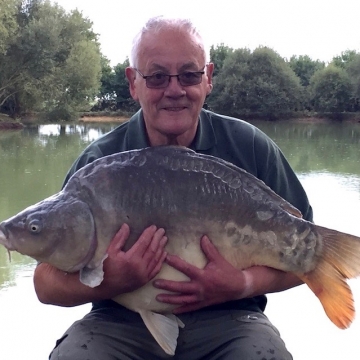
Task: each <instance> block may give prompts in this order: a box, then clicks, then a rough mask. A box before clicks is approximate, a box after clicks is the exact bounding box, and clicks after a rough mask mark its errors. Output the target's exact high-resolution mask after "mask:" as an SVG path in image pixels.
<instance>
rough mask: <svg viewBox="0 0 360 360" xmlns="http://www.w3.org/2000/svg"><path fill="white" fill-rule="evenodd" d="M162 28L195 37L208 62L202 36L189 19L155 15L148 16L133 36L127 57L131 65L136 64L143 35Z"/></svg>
mask: <svg viewBox="0 0 360 360" xmlns="http://www.w3.org/2000/svg"><path fill="white" fill-rule="evenodd" d="M164 29H176V30H178V31H186V32H187V33H188V34H190V35H192V36H194V37H195V38H197V39H198V41H199V46H200V47H201V48H202V50H203V52H204V58H205V60H206V62H208V55H207V52H206V51H205V45H204V41H203V38H202V36H201V35H200V33H199V31H198V29H197V28H196V27H195V25H194V24H193V22H192V21H191V20H190V19H181V18H166V17H163V16H156V17H152V18H150V19H149V20H148V21H147V23H146V24H145V25H144V26H143V28H142V29H141V30H140V32H139V33H138V34H137V35H136V36H135V37H134V40H133V43H132V49H131V54H130V58H129V61H130V66H131V67H136V66H137V62H138V52H139V46H140V43H141V40H142V38H143V37H144V35H146V34H149V33H152V34H158V33H159V32H161V31H162V30H164Z"/></svg>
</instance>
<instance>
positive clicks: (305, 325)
mask: <svg viewBox="0 0 360 360" xmlns="http://www.w3.org/2000/svg"><path fill="white" fill-rule="evenodd" d="M255 125H257V126H258V127H260V128H261V129H262V130H263V131H264V132H265V133H267V134H268V135H269V136H270V137H271V138H272V139H274V141H275V142H276V143H277V144H279V146H280V147H281V149H282V150H283V152H284V154H285V155H286V157H287V158H288V159H289V161H290V163H291V165H292V166H293V167H294V169H295V171H296V172H297V173H298V175H299V178H300V180H301V182H302V183H303V185H304V187H305V189H306V191H307V193H308V196H309V199H310V201H311V204H312V206H313V209H314V215H315V222H316V223H317V224H319V225H323V226H327V227H331V228H334V229H337V230H340V231H345V232H350V233H353V234H355V235H360V222H359V220H358V217H359V216H358V214H360V167H359V161H360V146H359V145H360V125H359V124H311V123H305V124H304V123H303V124H293V123H292V124H290V123H286V122H279V123H266V122H256V123H255ZM114 126H116V125H113V124H110V125H109V124H105V125H93V124H91V125H87V124H84V125H78V124H75V125H74V124H68V125H43V126H32V127H28V128H25V129H23V130H21V131H12V132H0V164H1V167H0V189H1V191H0V220H2V219H5V218H8V217H9V216H11V215H13V214H15V213H17V212H18V211H19V210H22V209H23V208H25V207H26V206H29V205H31V204H33V203H35V202H37V201H39V200H42V199H43V198H45V197H47V196H50V195H52V194H54V193H55V192H57V191H59V189H60V188H61V184H62V181H63V178H64V176H65V174H66V172H67V170H68V169H69V167H70V166H71V164H72V162H73V161H74V160H75V158H76V157H77V156H78V155H79V153H80V152H81V151H82V150H83V149H84V148H85V147H86V146H87V144H88V143H89V142H91V141H92V140H93V139H95V138H97V137H99V136H102V135H103V134H104V133H106V132H107V131H109V130H110V129H112V128H114ZM34 267H35V262H34V260H32V259H30V258H28V257H25V256H21V255H20V254H16V253H13V254H12V262H11V263H10V262H9V258H8V254H7V252H6V250H5V249H4V248H3V247H0V308H1V309H3V311H2V324H3V326H2V327H0V338H2V339H3V340H4V341H3V342H2V345H1V348H0V358H1V359H7V360H17V359H22V358H26V359H29V360H38V359H46V358H47V355H48V353H49V351H50V349H51V348H52V346H53V345H54V343H55V340H56V338H58V337H59V336H61V334H62V332H63V331H64V330H65V329H66V327H67V326H69V325H70V324H71V323H72V322H73V321H74V320H75V319H77V318H79V317H81V316H82V314H84V313H85V312H86V311H88V309H89V306H88V305H86V306H84V307H77V308H73V309H68V308H58V307H53V306H45V305H42V304H40V303H39V302H38V300H37V298H36V295H35V292H34V289H33V284H32V274H33V269H34ZM351 286H352V288H353V290H354V297H355V300H356V304H357V306H356V307H357V311H358V313H359V312H360V306H359V305H360V281H358V280H355V281H352V282H351ZM267 314H268V316H269V317H270V318H271V319H272V320H273V322H274V323H275V324H276V325H277V327H278V328H279V329H280V331H281V334H282V336H283V338H284V340H285V341H286V343H287V345H288V347H289V349H290V350H291V352H292V353H293V355H294V359H295V360H302V359H327V360H338V359H340V358H341V359H347V358H349V359H350V358H351V359H358V358H360V349H359V348H358V346H357V341H358V336H359V335H360V319H357V320H356V321H355V323H354V324H353V325H352V327H351V328H350V330H347V331H340V330H338V329H337V328H335V327H334V325H332V324H331V323H330V322H329V321H328V319H327V317H326V315H325V314H324V311H323V309H322V308H321V305H320V303H319V301H318V300H317V299H316V297H315V296H314V295H313V294H312V293H311V292H310V290H309V289H308V288H307V287H305V286H304V287H300V288H296V289H293V290H291V291H288V292H285V293H281V294H274V295H270V296H269V306H268V310H267ZM289 318H291V320H292V321H289ZM34 324H36V326H34ZM12 339H18V341H19V342H20V343H21V344H22V346H15V347H14V345H13V342H12Z"/></svg>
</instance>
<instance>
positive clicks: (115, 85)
mask: <svg viewBox="0 0 360 360" xmlns="http://www.w3.org/2000/svg"><path fill="white" fill-rule="evenodd" d="M109 63H110V62H109V60H108V59H106V58H104V59H103V60H102V77H101V88H100V92H99V94H98V98H99V100H98V102H97V104H96V105H95V106H94V107H93V110H111V111H115V110H122V111H126V112H134V111H137V110H138V109H139V105H138V103H137V102H135V101H134V100H133V98H132V97H131V94H130V90H129V83H128V81H127V78H126V76H125V69H126V68H127V67H128V66H130V63H129V59H126V60H125V61H124V62H123V63H119V64H117V65H116V66H115V67H114V68H111V67H110V64H109Z"/></svg>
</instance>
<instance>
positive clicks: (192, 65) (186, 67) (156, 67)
mask: <svg viewBox="0 0 360 360" xmlns="http://www.w3.org/2000/svg"><path fill="white" fill-rule="evenodd" d="M200 70H201V69H200ZM200 70H199V69H198V65H197V64H195V63H194V62H188V63H185V64H183V65H182V66H181V67H180V68H179V71H178V72H179V73H181V72H184V71H200ZM155 71H161V72H164V73H165V74H169V69H168V68H167V67H165V66H163V65H160V64H152V65H151V66H150V68H149V73H153V72H155Z"/></svg>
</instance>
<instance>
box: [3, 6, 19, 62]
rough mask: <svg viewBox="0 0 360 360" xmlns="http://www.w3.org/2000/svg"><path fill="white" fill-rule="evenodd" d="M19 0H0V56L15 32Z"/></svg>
mask: <svg viewBox="0 0 360 360" xmlns="http://www.w3.org/2000/svg"><path fill="white" fill-rule="evenodd" d="M19 6H20V0H0V56H1V55H4V54H5V52H6V50H7V48H8V44H9V42H11V39H12V37H13V36H14V35H15V34H16V31H17V29H18V24H17V21H16V14H17V11H18V7H19Z"/></svg>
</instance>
